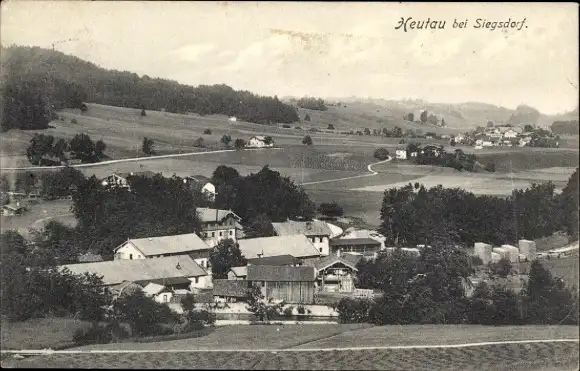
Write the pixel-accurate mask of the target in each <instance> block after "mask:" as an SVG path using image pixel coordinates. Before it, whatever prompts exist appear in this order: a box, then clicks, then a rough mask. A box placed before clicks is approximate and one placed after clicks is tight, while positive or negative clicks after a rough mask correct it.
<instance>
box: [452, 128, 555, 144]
mask: <svg viewBox="0 0 580 371" xmlns="http://www.w3.org/2000/svg"><path fill="white" fill-rule="evenodd" d="M538 139H544V140H545V141H547V142H548V143H547V144H548V145H549V146H553V147H558V146H559V143H558V141H557V140H556V139H553V138H541V137H540V136H539V135H537V134H536V133H534V132H526V131H524V129H523V128H521V127H518V126H495V127H489V128H486V129H484V131H483V132H476V133H473V134H470V135H465V134H458V135H456V136H455V137H453V140H454V141H455V143H457V144H473V145H475V147H476V148H483V147H496V146H504V147H512V146H519V147H525V146H530V145H532V144H533V142H534V141H536V140H538Z"/></svg>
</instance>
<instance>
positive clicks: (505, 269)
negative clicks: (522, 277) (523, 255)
mask: <svg viewBox="0 0 580 371" xmlns="http://www.w3.org/2000/svg"><path fill="white" fill-rule="evenodd" d="M489 270H490V272H491V274H493V275H495V276H500V277H503V278H505V277H507V276H509V275H510V273H511V271H512V263H511V262H510V261H509V260H508V259H505V258H501V259H500V261H498V262H497V263H491V264H490V265H489Z"/></svg>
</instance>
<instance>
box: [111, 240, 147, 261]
mask: <svg viewBox="0 0 580 371" xmlns="http://www.w3.org/2000/svg"><path fill="white" fill-rule="evenodd" d="M122 259H123V260H128V259H133V260H135V259H145V256H143V254H142V253H141V251H139V250H138V249H137V248H136V247H135V246H134V245H133V244H132V243H129V242H128V243H125V246H123V247H121V248H120V249H119V250H117V252H116V253H115V259H114V260H122Z"/></svg>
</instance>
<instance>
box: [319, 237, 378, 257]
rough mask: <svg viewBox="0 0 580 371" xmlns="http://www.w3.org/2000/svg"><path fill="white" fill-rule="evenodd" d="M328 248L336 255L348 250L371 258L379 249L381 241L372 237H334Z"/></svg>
mask: <svg viewBox="0 0 580 371" xmlns="http://www.w3.org/2000/svg"><path fill="white" fill-rule="evenodd" d="M330 250H331V254H333V255H338V256H342V255H343V254H344V253H346V252H350V253H358V254H361V255H363V256H365V257H367V258H372V257H374V256H376V253H377V252H379V251H380V250H381V242H380V241H377V240H375V239H372V238H336V239H333V240H331V241H330Z"/></svg>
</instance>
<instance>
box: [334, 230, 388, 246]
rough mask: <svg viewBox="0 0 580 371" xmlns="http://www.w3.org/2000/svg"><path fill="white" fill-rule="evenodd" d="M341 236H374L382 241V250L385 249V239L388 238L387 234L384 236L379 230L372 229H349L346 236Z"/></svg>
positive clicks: (373, 237)
mask: <svg viewBox="0 0 580 371" xmlns="http://www.w3.org/2000/svg"><path fill="white" fill-rule="evenodd" d="M341 238H343V239H344V238H372V239H374V240H376V241H378V242H380V243H381V250H384V249H385V247H386V246H385V241H386V240H387V238H386V237H385V236H383V235H382V234H380V233H378V232H377V231H373V230H370V229H359V230H355V229H351V228H349V229H347V230H346V234H345V235H344V236H342V237H341Z"/></svg>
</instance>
